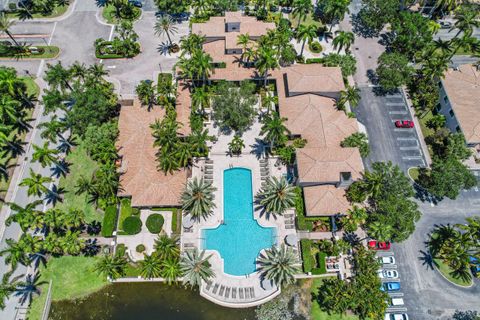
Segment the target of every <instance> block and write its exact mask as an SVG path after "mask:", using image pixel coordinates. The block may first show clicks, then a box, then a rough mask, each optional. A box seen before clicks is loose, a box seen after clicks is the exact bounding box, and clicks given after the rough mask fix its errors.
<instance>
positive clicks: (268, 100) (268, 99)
mask: <svg viewBox="0 0 480 320" xmlns="http://www.w3.org/2000/svg"><path fill="white" fill-rule="evenodd" d="M277 104H278V96H276V95H275V94H274V93H273V92H272V93H270V92H266V93H265V96H263V97H262V107H264V108H267V115H270V113H271V112H272V110H274V109H275V106H276V105H277Z"/></svg>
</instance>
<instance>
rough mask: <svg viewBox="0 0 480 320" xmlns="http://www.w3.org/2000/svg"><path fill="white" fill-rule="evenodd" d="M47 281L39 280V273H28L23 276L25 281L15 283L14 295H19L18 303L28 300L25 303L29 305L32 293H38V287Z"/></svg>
mask: <svg viewBox="0 0 480 320" xmlns="http://www.w3.org/2000/svg"><path fill="white" fill-rule="evenodd" d="M45 283H47V282H46V281H40V274H39V273H35V274H28V275H27V277H26V278H25V281H21V282H19V283H18V284H17V285H16V288H15V293H14V295H15V296H16V297H20V299H19V301H20V304H22V305H23V304H24V303H25V302H28V303H27V305H30V303H31V302H32V299H33V295H34V294H36V295H40V288H39V286H41V285H42V284H45Z"/></svg>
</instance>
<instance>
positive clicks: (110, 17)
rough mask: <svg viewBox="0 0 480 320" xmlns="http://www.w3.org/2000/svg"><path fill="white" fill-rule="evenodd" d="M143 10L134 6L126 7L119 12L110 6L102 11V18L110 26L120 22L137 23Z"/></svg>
mask: <svg viewBox="0 0 480 320" xmlns="http://www.w3.org/2000/svg"><path fill="white" fill-rule="evenodd" d="M141 14H142V10H141V9H140V8H136V7H134V6H124V8H122V9H121V10H118V11H117V9H116V8H115V6H113V5H108V6H106V7H105V8H103V10H102V17H103V19H105V21H106V22H107V23H109V24H116V23H118V22H119V21H120V20H122V19H123V20H129V21H132V22H133V21H135V20H137V19H138V18H140V15H141Z"/></svg>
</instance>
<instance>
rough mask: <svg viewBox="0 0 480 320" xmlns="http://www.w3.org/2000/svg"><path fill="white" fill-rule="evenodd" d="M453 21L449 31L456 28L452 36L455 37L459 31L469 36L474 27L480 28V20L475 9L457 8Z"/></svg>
mask: <svg viewBox="0 0 480 320" xmlns="http://www.w3.org/2000/svg"><path fill="white" fill-rule="evenodd" d="M455 19H456V21H455V23H454V24H453V26H452V28H451V29H450V31H452V30H453V29H458V31H457V33H456V34H455V37H454V38H457V37H458V35H459V34H460V33H462V32H463V33H464V35H466V36H471V35H472V33H473V30H474V28H480V20H479V19H478V12H476V11H475V10H459V11H458V12H457V13H456V14H455Z"/></svg>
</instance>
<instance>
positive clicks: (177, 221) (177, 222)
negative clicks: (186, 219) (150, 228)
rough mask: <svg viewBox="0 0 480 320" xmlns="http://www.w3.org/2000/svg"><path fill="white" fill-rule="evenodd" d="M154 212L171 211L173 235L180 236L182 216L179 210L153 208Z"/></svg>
mask: <svg viewBox="0 0 480 320" xmlns="http://www.w3.org/2000/svg"><path fill="white" fill-rule="evenodd" d="M151 210H152V211H169V212H171V213H172V233H173V234H180V232H181V230H180V228H181V225H182V214H181V210H180V209H178V208H152V209H151Z"/></svg>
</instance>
